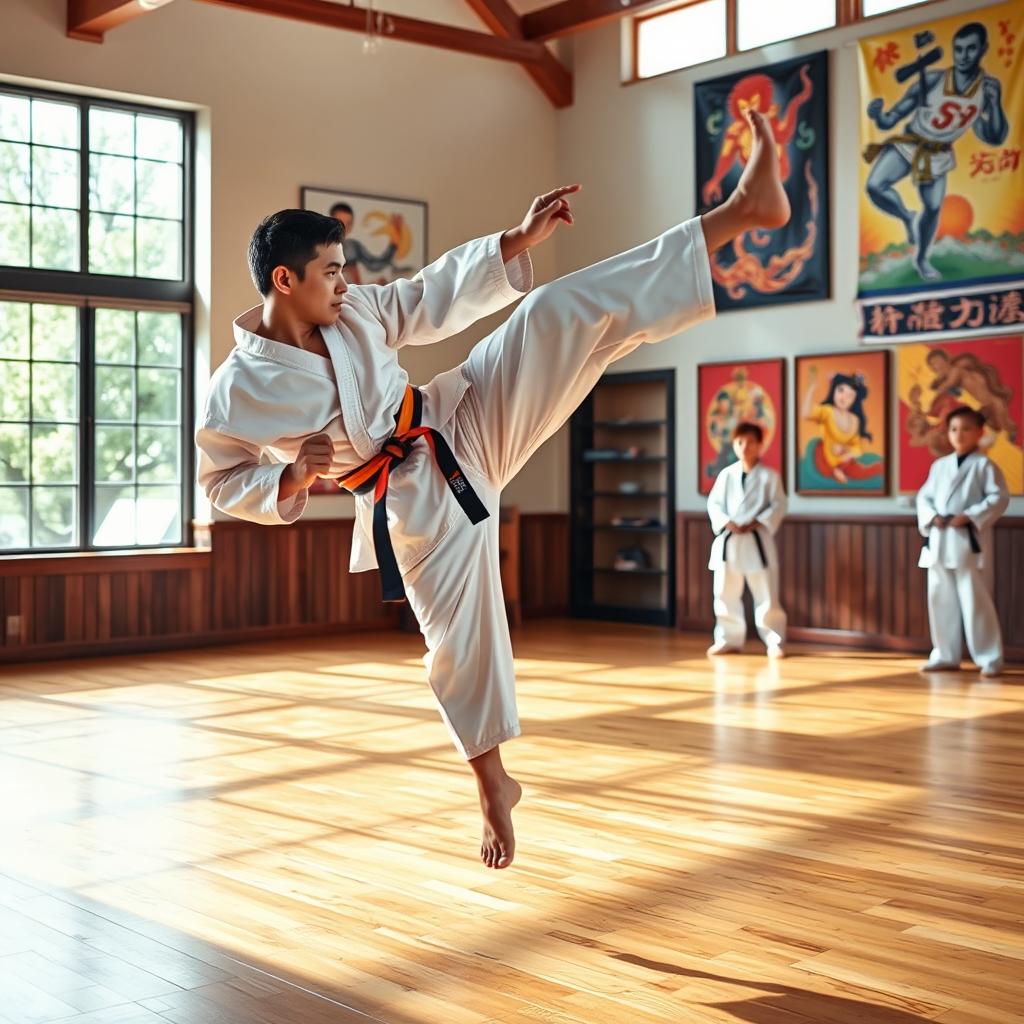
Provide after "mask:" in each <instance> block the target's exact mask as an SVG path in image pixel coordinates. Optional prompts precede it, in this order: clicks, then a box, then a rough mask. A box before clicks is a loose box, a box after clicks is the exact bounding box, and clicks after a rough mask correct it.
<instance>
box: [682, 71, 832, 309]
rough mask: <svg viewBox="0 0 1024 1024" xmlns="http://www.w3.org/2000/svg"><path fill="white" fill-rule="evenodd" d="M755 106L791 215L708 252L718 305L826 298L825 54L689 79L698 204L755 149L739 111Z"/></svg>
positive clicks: (720, 195)
mask: <svg viewBox="0 0 1024 1024" xmlns="http://www.w3.org/2000/svg"><path fill="white" fill-rule="evenodd" d="M747 109H754V110H759V111H761V113H763V114H764V115H765V116H766V117H767V118H768V121H769V123H770V125H771V129H772V132H773V134H774V137H775V144H776V149H777V151H778V155H779V166H780V170H781V173H782V179H783V186H784V188H785V190H786V195H787V196H788V197H789V203H790V206H791V207H792V210H793V215H792V217H791V218H790V220H789V222H788V223H787V224H785V225H784V226H783V227H781V228H776V229H775V230H774V231H749V232H746V233H744V234H742V235H740V236H739V237H738V238H736V239H735V240H734V241H732V242H731V243H730V244H729V245H726V246H724V247H723V248H722V249H720V250H719V251H718V252H716V253H712V254H711V278H712V281H713V282H714V290H715V307H716V309H717V310H718V311H719V312H720V313H721V312H724V311H726V310H730V309H750V308H752V307H754V306H765V305H774V304H778V303H783V302H806V301H808V300H814V299H825V298H828V295H829V289H830V284H831V282H830V272H829V174H828V123H829V121H828V53H827V52H825V51H821V52H819V53H811V54H807V55H806V56H801V57H798V58H795V59H793V60H786V61H781V62H779V63H777V64H768V65H765V66H763V67H760V68H756V69H750V68H748V69H745V70H744V71H740V72H736V73H733V74H730V75H724V76H722V77H721V78H715V79H711V80H710V81H706V82H698V83H697V84H696V85H695V86H694V130H695V136H694V152H695V154H696V162H697V167H696V186H697V209H698V211H699V212H701V213H704V212H705V211H707V210H710V209H712V208H714V207H715V206H717V205H718V204H719V203H721V202H724V201H725V200H726V199H727V198H728V197H729V195H730V193H732V191H733V190H734V189H735V188H736V184H737V182H738V181H739V179H740V175H741V174H742V173H743V168H744V167H745V165H746V161H747V158H748V156H749V155H750V150H751V132H750V125H749V123H748V122H747V119H746V114H745V111H746V110H747Z"/></svg>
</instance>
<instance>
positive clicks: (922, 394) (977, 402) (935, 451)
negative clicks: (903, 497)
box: [896, 335, 1024, 494]
mask: <svg viewBox="0 0 1024 1024" xmlns="http://www.w3.org/2000/svg"><path fill="white" fill-rule="evenodd" d="M1022 377H1024V340H1022V338H1021V337H1020V336H1019V335H1018V336H1017V337H1015V338H981V339H978V340H977V341H959V342H958V341H936V342H931V343H929V344H917V345H914V344H907V345H900V346H899V348H897V349H896V379H897V394H898V396H899V417H900V421H899V428H900V429H899V447H900V473H899V489H900V490H901V491H916V490H918V489H919V488H920V487H921V486H922V485H923V484H924V482H925V480H926V479H927V478H928V470H929V469H930V467H931V464H932V462H933V461H934V460H935V459H937V458H941V457H942V456H943V455H949V454H950V452H952V450H953V449H952V447H951V446H950V443H949V438H948V436H947V430H946V417H947V416H948V415H949V413H950V411H951V410H953V409H955V408H956V407H957V406H960V405H969V406H971V407H972V408H974V409H977V410H979V411H980V412H981V414H982V415H983V416H984V417H985V432H984V435H983V436H982V439H981V448H982V450H983V451H985V452H986V454H987V455H988V457H989V458H990V459H991V460H992V461H993V462H994V463H995V464H996V465H997V466H998V467H999V468H1000V469H1001V470H1002V471H1003V476H1005V477H1006V485H1007V487H1008V489H1009V491H1010V493H1011V494H1024V399H1022V396H1021V381H1022Z"/></svg>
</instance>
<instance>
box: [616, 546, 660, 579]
mask: <svg viewBox="0 0 1024 1024" xmlns="http://www.w3.org/2000/svg"><path fill="white" fill-rule="evenodd" d="M614 567H615V568H616V569H617V570H618V571H619V572H636V571H637V570H638V569H650V567H651V556H650V555H649V554H648V552H647V549H646V548H642V547H640V545H639V544H630V545H629V546H628V547H624V548H619V550H618V551H617V552H616V554H615V563H614Z"/></svg>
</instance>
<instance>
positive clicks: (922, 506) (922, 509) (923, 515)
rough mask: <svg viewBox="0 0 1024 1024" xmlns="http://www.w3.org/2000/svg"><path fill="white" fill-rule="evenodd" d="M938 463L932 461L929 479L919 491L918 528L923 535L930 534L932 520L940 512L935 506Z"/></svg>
mask: <svg viewBox="0 0 1024 1024" xmlns="http://www.w3.org/2000/svg"><path fill="white" fill-rule="evenodd" d="M937 465H938V463H937V462H933V463H932V468H931V469H930V470H929V472H928V479H927V480H925V482H924V486H923V487H922V488H921V490H919V491H918V492H917V529H918V530H919V531H920V534H921V536H922V537H928V536H930V534H931V529H932V521H933V520H934V519H935V517H936V516H937V515H938V514H939V510H938V509H937V508H936V507H935V467H936V466H937Z"/></svg>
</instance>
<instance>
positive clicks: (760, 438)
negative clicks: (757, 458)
mask: <svg viewBox="0 0 1024 1024" xmlns="http://www.w3.org/2000/svg"><path fill="white" fill-rule="evenodd" d="M746 434H749V435H750V436H751V437H752V438H754V440H755V441H757V443H758V444H762V443H763V442H764V431H763V430H762V429H761V428H760V427H759V426H758V425H757V424H756V423H750V422H748V421H747V420H744V421H743V422H742V423H737V424H736V427H735V429H734V430H733V432H732V439H733V440H734V441H735V440H736V438H737V437H743V436H744V435H746Z"/></svg>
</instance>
